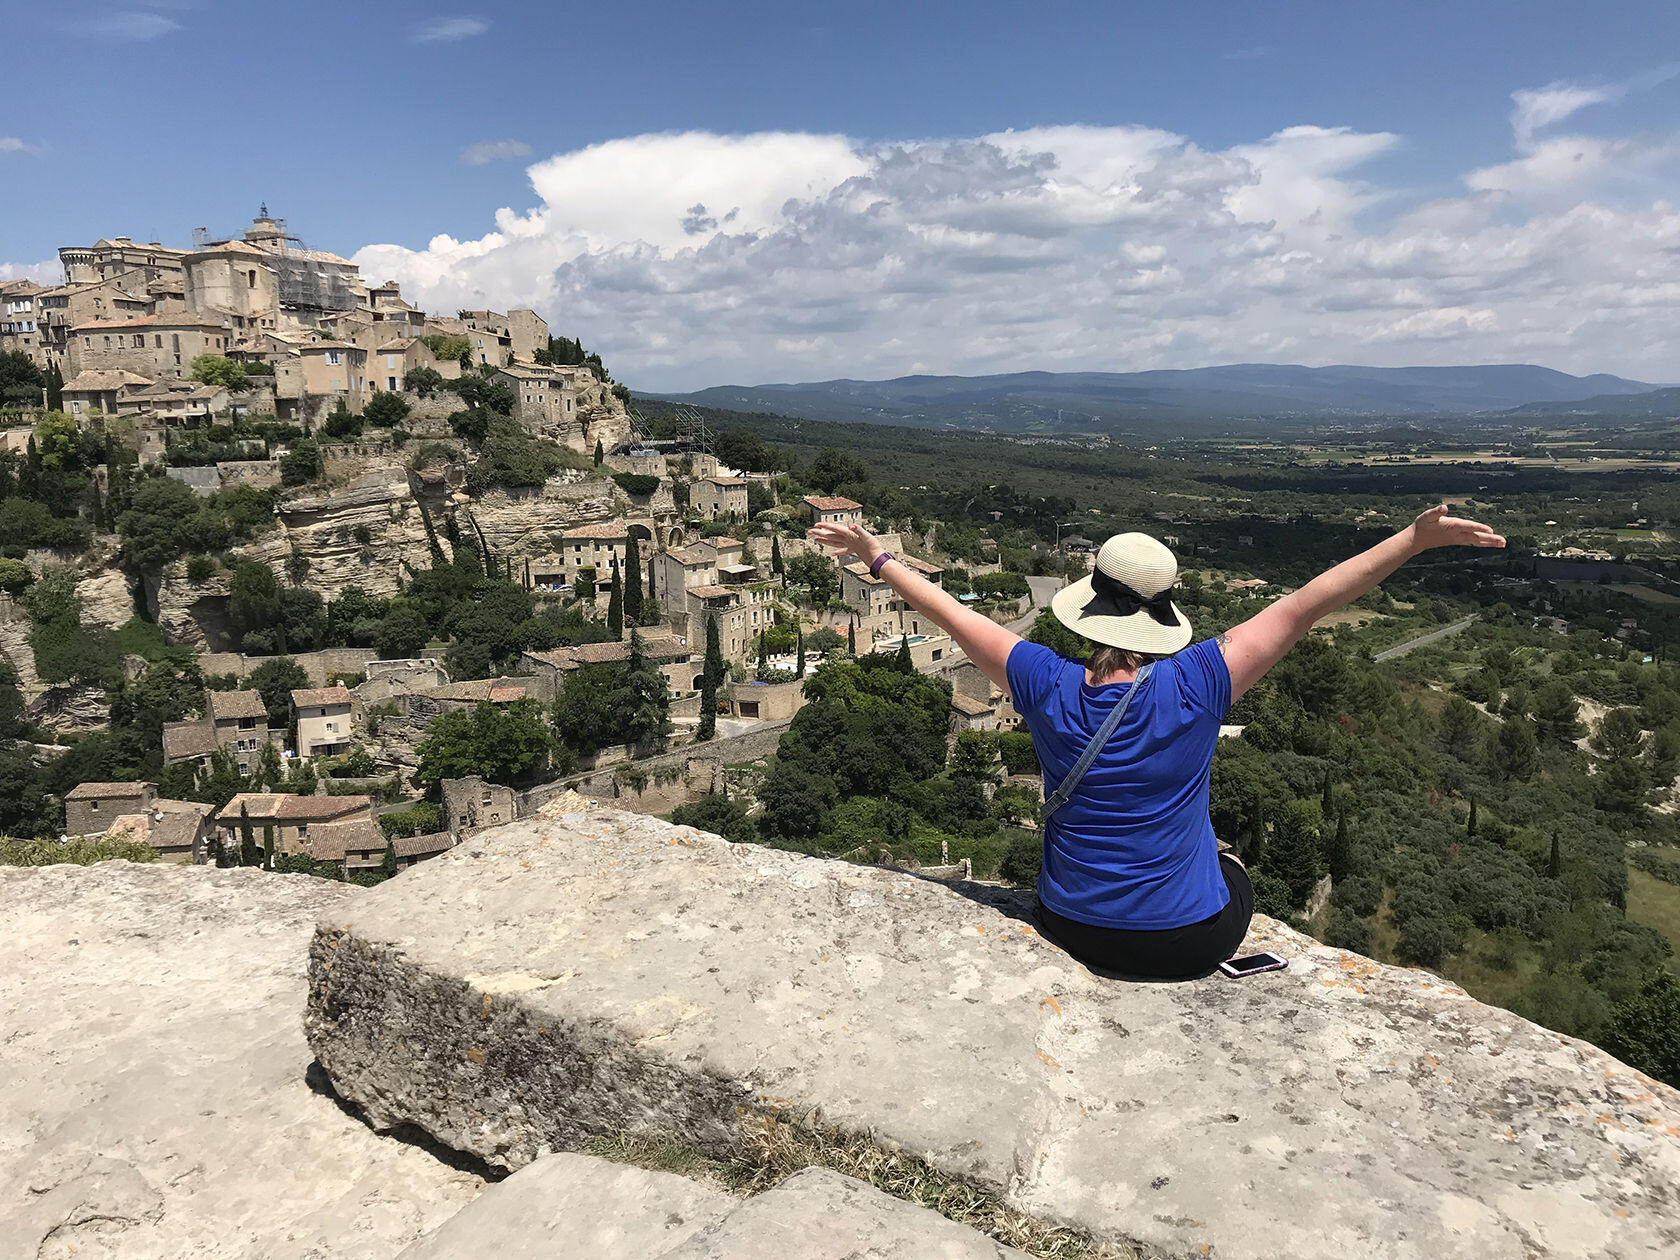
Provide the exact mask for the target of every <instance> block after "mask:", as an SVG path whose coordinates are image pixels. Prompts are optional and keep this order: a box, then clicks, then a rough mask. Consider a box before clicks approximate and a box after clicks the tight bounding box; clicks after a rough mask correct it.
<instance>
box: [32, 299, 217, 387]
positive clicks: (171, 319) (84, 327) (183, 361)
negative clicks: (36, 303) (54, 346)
mask: <svg viewBox="0 0 1680 1260" xmlns="http://www.w3.org/2000/svg"><path fill="white" fill-rule="evenodd" d="M232 345H233V338H232V334H231V332H230V331H229V329H228V327H227V325H226V324H221V323H217V322H215V321H213V320H204V319H198V318H196V317H193V316H175V315H141V316H136V317H134V318H130V319H107V320H94V321H92V322H89V323H82V324H78V325H76V326H75V327H74V328H72V329H71V330H70V335H69V340H68V341H67V342H66V348H65V374H66V375H67V376H68V375H73V374H75V373H80V372H85V371H88V370H89V369H99V370H110V369H113V368H117V369H122V370H125V371H129V372H137V373H139V374H140V375H141V376H147V377H150V378H152V379H153V380H157V379H160V378H163V377H173V378H177V379H179V378H181V377H184V376H188V375H190V374H191V372H192V365H193V360H194V359H196V358H198V356H199V355H201V354H221V355H225V354H226V353H227V352H228V350H229V349H230V348H232Z"/></svg>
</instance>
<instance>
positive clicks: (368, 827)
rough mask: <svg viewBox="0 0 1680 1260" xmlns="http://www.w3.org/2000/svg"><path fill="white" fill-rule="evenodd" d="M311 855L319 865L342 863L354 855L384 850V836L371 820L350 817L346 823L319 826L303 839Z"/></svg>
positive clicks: (311, 829) (316, 825)
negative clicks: (322, 863) (321, 863)
mask: <svg viewBox="0 0 1680 1260" xmlns="http://www.w3.org/2000/svg"><path fill="white" fill-rule="evenodd" d="M303 843H304V847H305V848H307V849H308V850H309V856H310V857H312V858H314V859H315V860H316V861H317V862H342V861H344V859H345V857H346V856H347V855H349V854H351V853H357V854H369V853H383V852H384V851H385V843H386V841H385V833H384V832H383V831H381V830H380V829H379V824H377V823H376V822H374V821H373V819H371V818H349V819H346V820H345V821H343V822H324V823H316V824H315V825H314V826H313V827H311V828H310V829H309V833H308V834H307V835H306V836H304V838H303Z"/></svg>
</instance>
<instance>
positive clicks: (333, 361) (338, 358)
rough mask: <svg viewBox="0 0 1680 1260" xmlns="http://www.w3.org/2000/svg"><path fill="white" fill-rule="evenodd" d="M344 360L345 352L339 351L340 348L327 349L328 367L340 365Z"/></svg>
mask: <svg viewBox="0 0 1680 1260" xmlns="http://www.w3.org/2000/svg"><path fill="white" fill-rule="evenodd" d="M343 362H344V354H343V352H342V351H339V350H328V351H327V366H328V367H338V366H339V365H340V364H342V363H343Z"/></svg>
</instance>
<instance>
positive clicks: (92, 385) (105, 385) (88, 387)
mask: <svg viewBox="0 0 1680 1260" xmlns="http://www.w3.org/2000/svg"><path fill="white" fill-rule="evenodd" d="M151 383H152V380H151V378H150V377H149V376H141V375H139V374H138V373H136V372H129V371H125V370H124V369H122V368H102V369H87V370H84V371H81V372H77V373H76V375H75V376H73V377H71V378H70V379H69V380H67V381H65V382H64V392H65V393H67V394H72V393H74V394H81V393H96V392H103V391H106V390H112V389H122V388H124V387H126V386H129V385H138V386H149V385H150V384H151Z"/></svg>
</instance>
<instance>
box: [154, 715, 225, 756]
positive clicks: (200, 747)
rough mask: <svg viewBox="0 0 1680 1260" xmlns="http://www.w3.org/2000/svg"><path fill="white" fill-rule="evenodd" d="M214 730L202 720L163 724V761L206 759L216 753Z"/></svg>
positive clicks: (195, 719)
mask: <svg viewBox="0 0 1680 1260" xmlns="http://www.w3.org/2000/svg"><path fill="white" fill-rule="evenodd" d="M216 747H217V745H216V728H215V727H214V726H212V725H211V724H210V723H209V722H208V721H207V720H206V719H204V718H194V719H193V720H192V721H190V722H165V723H164V724H163V759H164V760H165V761H180V760H184V759H185V758H187V757H208V756H209V755H210V754H211V753H213V752H215V751H216Z"/></svg>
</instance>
